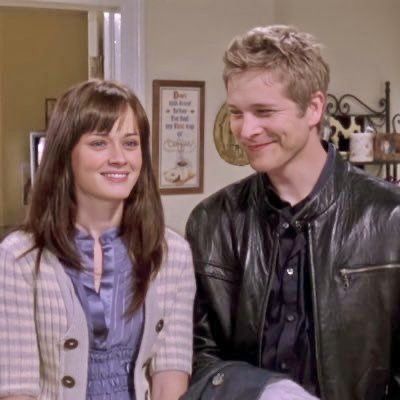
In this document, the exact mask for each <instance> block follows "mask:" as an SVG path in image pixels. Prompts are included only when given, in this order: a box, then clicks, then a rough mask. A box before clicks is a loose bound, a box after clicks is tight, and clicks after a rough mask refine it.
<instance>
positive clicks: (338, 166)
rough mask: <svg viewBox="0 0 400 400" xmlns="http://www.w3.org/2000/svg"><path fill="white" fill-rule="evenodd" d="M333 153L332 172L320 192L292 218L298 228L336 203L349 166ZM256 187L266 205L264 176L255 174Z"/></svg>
mask: <svg viewBox="0 0 400 400" xmlns="http://www.w3.org/2000/svg"><path fill="white" fill-rule="evenodd" d="M330 146H332V145H330ZM333 151H334V165H333V168H332V172H331V173H330V174H329V176H328V177H327V179H326V181H325V182H324V183H323V184H322V187H321V188H320V190H319V191H318V192H317V193H315V194H314V195H313V196H312V197H311V198H310V199H309V200H308V201H307V202H306V203H305V205H304V206H303V207H302V208H301V210H299V212H298V213H297V214H295V215H294V216H293V218H292V223H293V224H294V225H296V226H298V227H300V226H301V225H303V224H304V223H306V222H310V221H311V220H313V219H315V218H317V217H318V216H319V215H321V214H323V213H324V212H325V211H326V210H327V209H328V208H330V207H331V206H332V205H333V204H334V203H335V202H336V200H337V198H338V197H339V195H340V192H341V191H342V188H343V186H344V182H345V180H346V178H347V175H348V172H349V168H350V164H349V163H348V162H346V161H344V160H343V159H342V157H341V155H340V154H339V153H338V152H337V151H336V149H334V148H333ZM260 185H261V187H262V189H261V187H260ZM257 186H258V188H259V189H261V190H260V191H259V193H260V194H261V193H262V199H265V201H266V203H267V204H268V194H267V188H266V179H265V174H261V173H260V174H257ZM260 200H261V198H259V199H258V201H260ZM264 204H265V203H264ZM268 207H270V208H271V205H269V204H268Z"/></svg>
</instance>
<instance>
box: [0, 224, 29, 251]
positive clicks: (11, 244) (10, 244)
mask: <svg viewBox="0 0 400 400" xmlns="http://www.w3.org/2000/svg"><path fill="white" fill-rule="evenodd" d="M32 247H33V240H32V235H31V234H30V233H27V232H25V231H22V230H18V231H14V232H11V233H9V234H8V235H7V236H6V237H5V238H4V239H3V240H2V241H1V243H0V249H1V250H2V251H3V252H4V251H5V252H8V253H9V254H12V255H13V256H14V257H16V258H17V257H20V256H21V255H22V254H24V253H26V252H27V251H29V250H30V249H32Z"/></svg>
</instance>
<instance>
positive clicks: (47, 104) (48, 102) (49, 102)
mask: <svg viewBox="0 0 400 400" xmlns="http://www.w3.org/2000/svg"><path fill="white" fill-rule="evenodd" d="M56 102H57V99H56V98H53V97H48V98H46V99H45V100H44V109H45V127H46V129H47V127H48V126H49V121H50V117H51V114H52V113H53V110H54V106H55V105H56Z"/></svg>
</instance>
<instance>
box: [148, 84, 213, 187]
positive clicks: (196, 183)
mask: <svg viewBox="0 0 400 400" xmlns="http://www.w3.org/2000/svg"><path fill="white" fill-rule="evenodd" d="M204 87H205V83H204V82H202V81H201V82H200V81H165V80H155V81H153V165H154V170H155V174H156V177H157V181H158V185H159V188H160V191H161V193H163V194H182V193H201V192H202V191H203V157H204Z"/></svg>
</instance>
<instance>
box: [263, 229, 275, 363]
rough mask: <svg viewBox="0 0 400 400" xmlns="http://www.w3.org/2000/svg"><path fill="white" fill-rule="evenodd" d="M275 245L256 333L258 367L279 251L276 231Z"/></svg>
mask: <svg viewBox="0 0 400 400" xmlns="http://www.w3.org/2000/svg"><path fill="white" fill-rule="evenodd" d="M275 243H276V244H275V246H274V248H273V251H272V268H271V273H270V276H269V281H268V285H267V290H266V292H265V296H264V298H263V303H262V315H261V324H260V329H259V332H258V343H259V345H258V366H259V367H261V366H262V345H263V334H264V325H265V317H266V314H267V306H268V299H269V295H270V292H271V286H272V280H273V278H274V275H275V269H276V263H277V260H278V249H279V232H278V231H277V232H276V233H275Z"/></svg>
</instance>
